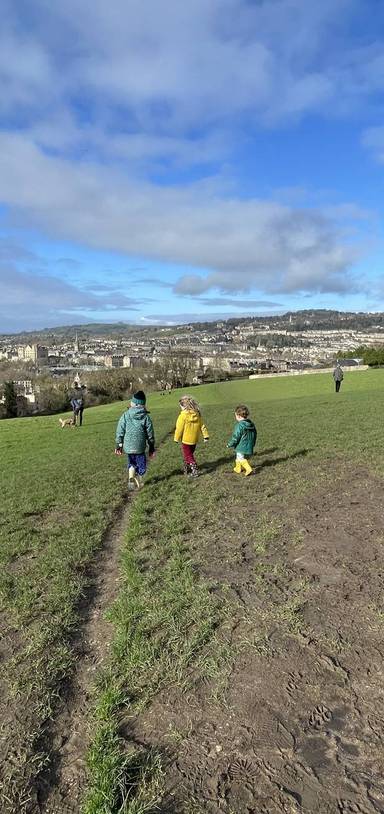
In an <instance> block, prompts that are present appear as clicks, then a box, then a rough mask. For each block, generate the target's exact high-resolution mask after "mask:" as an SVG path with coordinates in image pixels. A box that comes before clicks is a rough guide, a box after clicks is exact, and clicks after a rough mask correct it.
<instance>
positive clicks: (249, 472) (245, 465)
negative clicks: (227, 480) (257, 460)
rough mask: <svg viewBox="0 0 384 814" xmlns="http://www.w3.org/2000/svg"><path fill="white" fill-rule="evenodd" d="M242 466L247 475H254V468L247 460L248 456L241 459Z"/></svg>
mask: <svg viewBox="0 0 384 814" xmlns="http://www.w3.org/2000/svg"><path fill="white" fill-rule="evenodd" d="M241 468H242V469H244V472H245V474H246V475H252V472H253V469H252V467H251V464H250V463H249V462H248V461H247V459H246V458H244V460H243V461H241Z"/></svg>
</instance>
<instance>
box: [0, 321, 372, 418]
mask: <svg viewBox="0 0 384 814" xmlns="http://www.w3.org/2000/svg"><path fill="white" fill-rule="evenodd" d="M383 345H384V315H383V314H381V313H372V314H367V313H357V314H356V313H343V312H337V311H318V310H314V311H301V312H294V313H287V314H284V315H278V316H273V317H262V318H261V317H247V318H241V319H237V320H236V319H228V320H218V321H216V322H205V323H203V322H202V323H191V324H187V325H179V326H175V327H169V326H165V327H161V326H154V327H145V328H141V327H137V326H130V325H126V324H112V325H105V324H100V325H95V324H91V325H81V326H70V327H67V326H65V327H59V328H55V329H49V330H48V329H47V330H44V331H40V332H33V333H25V334H14V335H0V388H1V386H2V385H3V384H4V383H5V382H7V381H10V380H12V381H13V382H14V385H15V388H16V392H17V396H18V399H19V402H20V406H21V407H20V409H21V408H23V410H24V412H23V414H25V413H28V412H36V411H38V410H39V409H43V410H49V409H50V407H49V405H47V404H44V403H42V402H43V401H44V399H42V398H41V397H40V396H41V393H43V392H44V391H47V390H49V391H50V393H51V408H52V409H54V408H53V406H52V392H53V391H54V390H55V389H56V390H58V391H61V392H63V385H64V384H65V388H66V390H67V391H68V390H70V388H71V387H73V386H78V387H79V386H80V387H81V386H83V387H84V388H85V387H87V388H89V389H90V392H91V395H92V392H93V395H94V396H95V392H96V393H97V390H98V389H99V390H100V386H99V388H97V382H98V381H100V374H108V373H112V372H113V371H117V370H119V371H120V372H121V374H122V373H123V372H124V373H125V374H126V376H125V377H124V376H122V375H120V377H119V378H118V379H116V381H117V380H118V381H120V382H121V386H122V389H123V390H125V389H128V388H129V386H130V385H131V384H132V385H133V383H134V382H138V383H147V384H149V385H150V386H152V388H153V389H164V390H169V389H171V388H172V387H175V386H185V385H193V384H200V383H202V382H204V381H211V380H215V379H216V380H217V379H223V378H231V377H232V376H247V375H257V374H263V375H274V374H276V373H281V372H289V371H292V372H294V371H300V370H310V369H317V368H324V367H327V366H329V365H332V364H333V363H334V361H335V359H336V358H338V356H342V357H343V359H344V364H347V365H350V366H353V365H359V364H360V363H361V362H362V358H361V356H359V354H358V353H356V350H358V349H359V348H379V347H382V346H383ZM348 356H349V358H348ZM112 380H113V377H111V376H109V378H108V377H107V379H106V380H105V381H109V382H111V381H112ZM60 381H61V385H60ZM89 383H90V385H89ZM95 383H96V385H95ZM65 388H64V389H65ZM107 395H108V394H107ZM0 400H1V393H0ZM45 401H46V399H45ZM54 401H55V399H53V402H54Z"/></svg>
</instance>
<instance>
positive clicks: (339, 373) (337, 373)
mask: <svg viewBox="0 0 384 814" xmlns="http://www.w3.org/2000/svg"><path fill="white" fill-rule="evenodd" d="M332 375H333V378H334V381H335V389H336V393H338V392H339V390H340V387H341V382H342V381H343V379H344V373H343V370H342V367H341V365H340V364H339V362H337V364H336V367H335V369H334V371H333V374H332Z"/></svg>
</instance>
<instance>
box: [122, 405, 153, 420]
mask: <svg viewBox="0 0 384 814" xmlns="http://www.w3.org/2000/svg"><path fill="white" fill-rule="evenodd" d="M127 412H128V415H129V416H130V418H134V419H135V420H136V421H142V420H143V419H144V418H145V416H146V415H147V413H148V410H147V409H146V407H145V406H144V405H143V406H142V405H139V406H138V407H130V408H129V409H128V410H127Z"/></svg>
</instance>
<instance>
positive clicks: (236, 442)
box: [227, 404, 257, 475]
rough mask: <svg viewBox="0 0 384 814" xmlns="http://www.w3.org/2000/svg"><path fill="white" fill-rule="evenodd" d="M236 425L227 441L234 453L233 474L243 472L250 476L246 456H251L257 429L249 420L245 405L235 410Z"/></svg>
mask: <svg viewBox="0 0 384 814" xmlns="http://www.w3.org/2000/svg"><path fill="white" fill-rule="evenodd" d="M235 418H236V422H237V423H236V424H235V428H234V430H233V433H232V437H231V438H230V440H229V441H228V444H227V446H228V447H229V448H231V447H232V448H234V449H235V451H236V463H235V468H234V470H233V471H234V472H236V474H237V475H240V474H241V472H243V471H244V472H245V474H246V475H251V474H252V472H253V469H252V467H251V465H250V463H249V461H248V460H247V459H248V456H249V455H252V454H253V450H254V448H255V445H256V438H257V429H256V427H255V425H254V423H253V421H251V419H250V418H249V410H248V407H246V406H245V404H239V405H238V407H236V410H235Z"/></svg>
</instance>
